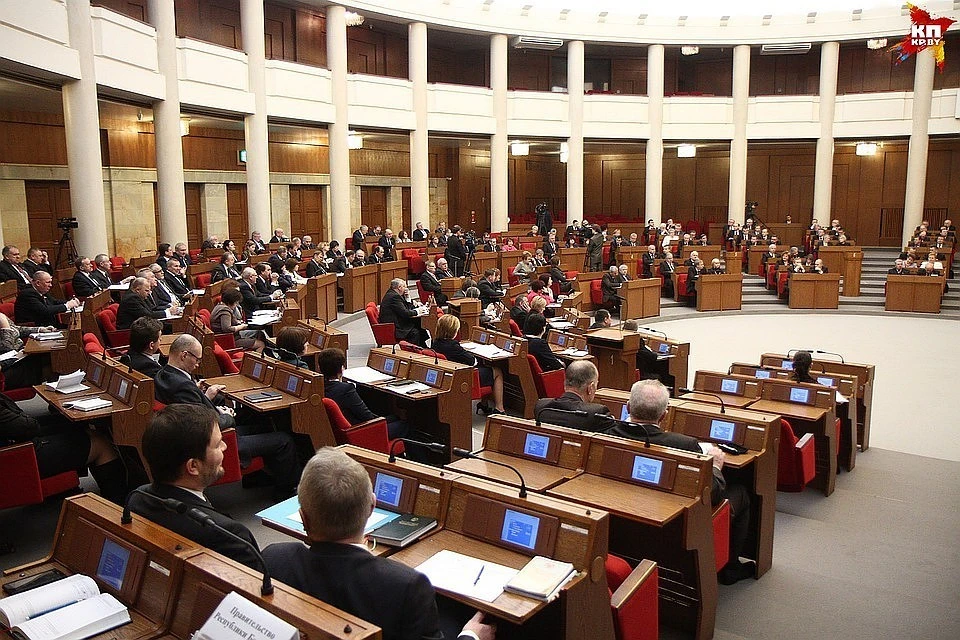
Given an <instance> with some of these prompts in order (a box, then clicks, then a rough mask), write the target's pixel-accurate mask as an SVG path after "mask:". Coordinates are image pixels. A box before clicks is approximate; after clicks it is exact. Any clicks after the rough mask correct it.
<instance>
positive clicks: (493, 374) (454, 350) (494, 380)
mask: <svg viewBox="0 0 960 640" xmlns="http://www.w3.org/2000/svg"><path fill="white" fill-rule="evenodd" d="M459 332H460V319H459V318H457V316H454V315H451V314H446V315H443V316H440V318H439V319H438V320H437V334H436V335H435V336H434V337H433V342H431V343H430V344H431V346H432V347H433V350H434V351H436V352H437V353H439V354H442V355H443V356H444V357H445V358H446V359H447V360H449V361H451V362H458V363H460V364H466V365H469V366H471V367H476V366H477V358H476V357H475V356H474V355H473V354H471V353H469V352H468V351H467V350H466V349H464V348H463V346H462V345H461V344H460V341H459V340H457V334H458V333H459ZM477 370H478V371H479V372H480V386H481V387H491V388H492V389H493V391H491V392H490V398H491V400H492V401H493V406H492V407H491V406H490V405H488V404H483V403H481V404H479V405H477V409H478V410H479V411H483V412H484V413H485V414H487V415H489V414H491V413H506V411H505V410H504V408H503V374H502V373H501V372H500V369H497V368H494V367H486V366H479V367H477Z"/></svg>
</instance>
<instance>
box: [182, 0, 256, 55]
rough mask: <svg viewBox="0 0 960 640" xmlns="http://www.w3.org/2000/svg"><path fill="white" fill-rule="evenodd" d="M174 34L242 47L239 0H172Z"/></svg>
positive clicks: (233, 47) (236, 47) (225, 45)
mask: <svg viewBox="0 0 960 640" xmlns="http://www.w3.org/2000/svg"><path fill="white" fill-rule="evenodd" d="M175 3H176V4H175V6H176V13H177V35H178V36H180V37H182V38H195V39H197V40H203V41H204V42H210V43H213V44H218V45H220V46H222V47H229V48H231V49H238V50H239V49H242V48H243V39H242V38H241V35H240V0H175Z"/></svg>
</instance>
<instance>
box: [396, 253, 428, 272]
mask: <svg viewBox="0 0 960 640" xmlns="http://www.w3.org/2000/svg"><path fill="white" fill-rule="evenodd" d="M400 259H401V260H406V261H407V270H408V271H409V272H410V273H412V274H413V275H415V276H419V275H420V274H421V273H423V272H424V271H426V270H427V263H426V262H424V260H423V256H422V255H420V250H419V249H404V250H403V251H401V252H400Z"/></svg>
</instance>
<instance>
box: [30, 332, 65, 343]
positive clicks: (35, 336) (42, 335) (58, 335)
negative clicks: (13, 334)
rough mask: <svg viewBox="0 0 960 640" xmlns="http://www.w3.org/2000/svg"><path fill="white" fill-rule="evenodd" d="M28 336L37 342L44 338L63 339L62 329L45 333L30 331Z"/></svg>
mask: <svg viewBox="0 0 960 640" xmlns="http://www.w3.org/2000/svg"><path fill="white" fill-rule="evenodd" d="M30 337H31V338H33V339H34V340H36V341H37V342H44V341H45V340H63V331H47V332H45V333H31V334H30Z"/></svg>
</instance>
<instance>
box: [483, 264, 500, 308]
mask: <svg viewBox="0 0 960 640" xmlns="http://www.w3.org/2000/svg"><path fill="white" fill-rule="evenodd" d="M497 273H498V272H497V270H496V269H486V270H484V272H483V277H482V278H480V282H478V283H477V289H479V290H480V304H482V305H483V306H484V307H485V306H487V305H489V304H496V303H497V302H500V301H501V300H502V299H503V291H502V290H501V289H500V288H499V287H498V286H497Z"/></svg>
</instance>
